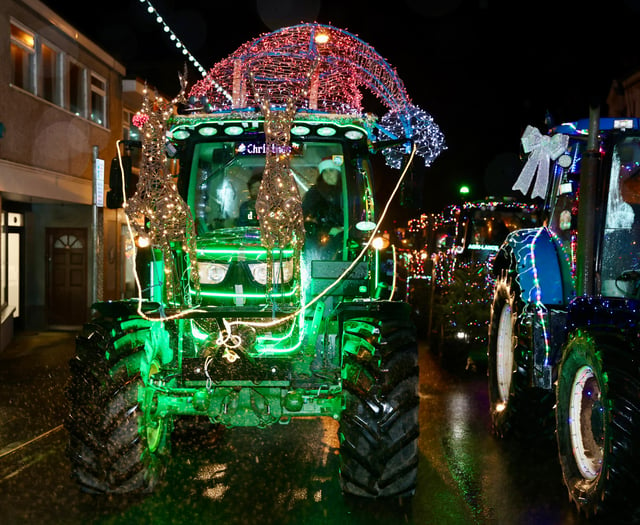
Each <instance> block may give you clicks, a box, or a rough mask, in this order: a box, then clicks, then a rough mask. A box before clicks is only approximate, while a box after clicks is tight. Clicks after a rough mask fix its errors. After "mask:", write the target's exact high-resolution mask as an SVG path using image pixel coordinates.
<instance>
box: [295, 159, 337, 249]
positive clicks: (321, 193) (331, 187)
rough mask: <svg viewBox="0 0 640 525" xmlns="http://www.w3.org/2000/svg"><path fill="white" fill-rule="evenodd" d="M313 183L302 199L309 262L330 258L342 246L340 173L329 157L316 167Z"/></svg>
mask: <svg viewBox="0 0 640 525" xmlns="http://www.w3.org/2000/svg"><path fill="white" fill-rule="evenodd" d="M318 172H319V176H318V179H317V181H316V183H315V184H314V185H313V186H312V187H311V188H309V191H307V193H306V194H305V196H304V199H303V200H302V212H303V214H304V223H305V230H306V247H305V249H306V250H307V252H309V253H311V254H312V259H331V258H333V256H334V255H335V254H336V253H337V251H338V250H339V249H340V247H341V246H342V232H343V230H344V215H343V211H342V180H341V178H342V170H341V167H340V164H339V163H338V162H336V161H335V160H334V159H332V158H326V159H323V160H322V161H321V162H320V164H318Z"/></svg>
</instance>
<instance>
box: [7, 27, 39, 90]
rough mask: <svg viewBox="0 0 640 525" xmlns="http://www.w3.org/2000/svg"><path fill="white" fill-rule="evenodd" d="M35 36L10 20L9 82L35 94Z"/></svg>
mask: <svg viewBox="0 0 640 525" xmlns="http://www.w3.org/2000/svg"><path fill="white" fill-rule="evenodd" d="M35 49H36V48H35V36H34V34H33V33H32V32H30V31H29V30H27V29H25V28H24V27H22V26H19V25H18V24H16V23H15V22H11V83H12V84H13V85H14V86H17V87H19V88H22V89H24V90H26V91H29V92H31V93H34V94H35V57H36V53H35Z"/></svg>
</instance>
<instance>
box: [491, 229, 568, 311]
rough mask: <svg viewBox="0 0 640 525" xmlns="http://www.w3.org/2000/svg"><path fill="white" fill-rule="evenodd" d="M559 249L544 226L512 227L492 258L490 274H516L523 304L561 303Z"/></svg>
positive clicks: (561, 287)
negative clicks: (518, 228) (511, 230)
mask: <svg viewBox="0 0 640 525" xmlns="http://www.w3.org/2000/svg"><path fill="white" fill-rule="evenodd" d="M558 249H559V247H558V245H557V244H556V242H555V241H554V239H553V237H552V235H551V233H550V232H549V230H548V229H547V228H544V227H542V228H527V229H522V230H516V231H513V232H511V233H510V234H509V235H508V236H507V238H506V239H505V241H504V243H503V244H502V246H501V247H500V250H499V251H498V254H497V255H496V258H495V259H494V263H493V270H492V274H493V275H494V276H495V277H496V278H497V277H499V276H500V275H501V274H502V273H503V272H508V273H513V274H515V277H516V280H517V282H518V285H519V288H520V292H521V294H522V301H523V302H524V303H525V304H530V303H542V304H545V305H560V304H564V302H565V301H564V294H563V274H562V268H561V267H560V262H559V254H558Z"/></svg>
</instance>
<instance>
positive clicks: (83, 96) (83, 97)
mask: <svg viewBox="0 0 640 525" xmlns="http://www.w3.org/2000/svg"><path fill="white" fill-rule="evenodd" d="M65 63H66V67H65V75H64V79H65V82H64V92H65V104H64V107H65V108H66V109H67V110H69V111H71V113H73V114H74V115H76V116H78V117H83V118H87V111H88V105H89V104H88V91H87V84H88V70H87V68H86V67H85V66H84V65H83V64H82V63H80V62H79V61H77V60H76V59H75V58H72V57H70V56H68V55H67V60H66V61H65ZM72 66H75V67H77V68H79V70H80V93H79V94H78V97H79V99H80V100H79V102H80V107H79V108H78V110H77V111H75V110H74V108H72V107H71V100H72V97H71V85H70V82H69V78H70V75H71V67H72Z"/></svg>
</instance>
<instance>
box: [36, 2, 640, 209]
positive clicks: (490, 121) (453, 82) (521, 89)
mask: <svg viewBox="0 0 640 525" xmlns="http://www.w3.org/2000/svg"><path fill="white" fill-rule="evenodd" d="M44 2H45V3H46V4H47V5H48V6H50V7H51V8H52V9H53V10H54V11H56V12H57V13H59V14H60V15H61V16H63V17H64V18H65V19H67V20H68V21H69V22H70V23H71V24H72V25H74V26H75V27H76V28H77V29H78V30H79V31H81V32H82V33H84V34H85V35H86V36H88V37H89V38H91V39H92V40H94V41H95V42H96V43H98V44H99V45H100V46H101V47H103V48H104V49H105V50H107V51H108V52H109V53H110V54H112V55H113V56H114V57H115V58H116V59H118V60H119V61H121V62H122V63H123V64H124V65H125V66H126V68H127V74H128V75H130V76H136V77H139V78H140V79H142V80H145V81H147V82H148V83H149V84H151V85H155V86H157V87H158V88H159V89H160V91H161V92H163V93H164V94H166V95H167V96H173V95H174V94H176V93H177V91H178V80H177V78H178V72H179V71H181V70H182V68H183V66H184V63H185V59H184V56H183V55H182V54H180V53H179V52H178V51H177V50H176V48H175V47H174V45H173V44H172V43H170V41H169V39H168V37H167V35H166V33H164V32H163V31H162V27H161V26H160V25H159V24H157V23H156V22H155V19H154V17H152V16H151V15H149V14H148V13H147V11H146V4H143V3H140V2H139V1H138V0H110V1H108V2H106V3H105V5H108V6H109V7H108V8H107V9H106V11H105V12H98V13H97V14H93V13H96V11H94V9H91V8H89V7H88V5H87V3H86V2H79V1H77V0H44ZM152 4H153V5H154V7H155V8H156V9H157V11H158V12H159V13H160V14H162V16H163V18H164V20H165V22H166V23H167V24H168V25H169V26H170V27H171V28H172V30H173V31H174V33H175V34H176V35H178V37H179V38H180V39H181V40H182V42H183V43H184V44H185V45H186V47H187V48H188V49H189V51H190V52H191V53H192V54H193V55H194V56H195V57H196V59H197V60H198V61H199V62H200V63H201V64H202V65H203V66H205V68H207V69H208V68H209V67H211V66H212V65H213V64H215V63H216V62H217V61H219V60H221V59H222V58H224V57H226V56H227V55H229V54H230V53H232V52H233V51H235V49H237V48H238V47H239V46H240V45H241V44H243V43H244V42H246V41H247V40H250V39H253V38H255V37H257V36H259V35H261V34H263V33H266V32H269V31H272V30H274V29H277V28H279V27H284V26H288V25H294V24H297V23H300V22H319V23H323V24H331V25H334V26H336V27H338V28H340V29H344V30H347V31H349V32H351V33H353V34H355V35H357V36H358V37H360V38H361V39H363V40H364V41H365V42H367V43H368V44H370V45H372V46H373V47H374V48H375V49H376V50H377V51H378V53H380V54H381V55H382V56H383V57H385V58H386V59H387V60H388V62H389V63H390V64H391V66H392V67H394V68H395V69H396V70H397V73H398V75H399V76H400V78H401V79H402V80H403V81H404V83H405V86H406V89H407V92H408V93H409V96H410V97H411V99H412V101H413V103H414V104H416V105H417V106H419V107H420V108H422V109H424V110H425V111H427V112H429V113H430V114H431V115H433V117H434V119H435V121H436V122H437V123H438V125H439V126H440V127H441V129H442V131H443V132H444V134H445V137H446V144H447V150H446V151H445V152H443V153H442V154H441V156H440V157H439V158H438V159H437V160H436V161H435V162H434V163H433V165H432V166H431V167H430V168H428V169H420V167H418V168H417V169H416V174H415V178H416V179H421V181H422V186H423V191H422V193H421V194H420V191H418V192H417V193H416V195H418V196H417V198H415V199H414V202H413V205H414V206H415V207H416V208H417V209H420V210H421V211H427V212H431V211H438V210H439V209H440V208H441V207H442V206H443V205H445V204H448V203H450V202H453V201H454V200H455V199H457V198H458V195H457V190H458V187H459V186H460V185H461V184H462V183H466V184H469V185H470V186H471V191H472V193H471V195H470V197H469V198H470V199H480V198H483V197H485V196H487V195H506V194H511V192H510V187H511V185H512V184H513V182H514V180H515V177H516V176H517V172H518V171H519V167H520V163H521V161H520V159H519V153H520V137H521V135H522V132H523V130H524V128H525V127H526V126H527V124H531V125H534V126H536V127H538V128H540V129H541V130H543V131H544V130H545V127H544V126H545V115H547V114H549V115H550V116H551V118H552V119H553V121H554V122H556V123H559V122H563V121H569V120H575V119H578V118H584V117H586V116H587V115H588V109H589V104H590V103H600V104H601V107H602V110H601V111H602V115H603V116H606V109H607V108H606V98H607V94H608V93H609V90H610V87H611V84H612V82H613V80H614V79H624V78H626V77H627V76H629V75H630V74H631V73H633V72H635V71H637V70H640V37H639V36H638V35H639V34H640V0H607V1H602V2H589V1H574V0H571V1H563V0H555V1H546V0H544V1H538V2H522V1H519V0H510V1H502V0H501V1H494V0H473V1H472V0H469V1H465V0H435V1H429V0H394V1H387V2H385V3H384V7H373V6H374V5H376V4H378V2H363V1H349V0H306V1H305V0H285V1H278V0H257V1H256V0H253V1H246V0H231V1H227V2H225V1H221V0H215V1H213V0H209V1H207V2H205V1H202V0H181V1H177V0H152ZM594 6H596V7H594ZM198 78H199V74H197V73H196V72H195V70H192V71H191V72H190V79H191V80H192V81H195V80H197V79H198Z"/></svg>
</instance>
